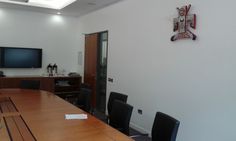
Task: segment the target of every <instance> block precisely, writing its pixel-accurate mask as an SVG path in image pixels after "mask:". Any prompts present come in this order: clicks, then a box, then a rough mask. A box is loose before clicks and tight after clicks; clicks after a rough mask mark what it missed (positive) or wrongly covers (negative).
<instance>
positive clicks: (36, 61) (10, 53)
mask: <svg viewBox="0 0 236 141" xmlns="http://www.w3.org/2000/svg"><path fill="white" fill-rule="evenodd" d="M0 56H1V57H0V67H1V68H41V67H42V49H38V48H15V47H0Z"/></svg>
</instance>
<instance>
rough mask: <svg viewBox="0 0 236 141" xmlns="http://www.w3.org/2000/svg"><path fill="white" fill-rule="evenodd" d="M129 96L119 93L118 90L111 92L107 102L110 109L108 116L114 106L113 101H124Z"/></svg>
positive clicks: (108, 109)
mask: <svg viewBox="0 0 236 141" xmlns="http://www.w3.org/2000/svg"><path fill="white" fill-rule="evenodd" d="M127 99H128V96H127V95H125V94H121V93H117V92H111V93H110V96H109V99H108V103H107V111H108V116H109V115H110V114H111V110H112V107H113V102H114V100H120V101H122V102H124V103H126V102H127Z"/></svg>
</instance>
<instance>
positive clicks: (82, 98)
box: [76, 88, 92, 113]
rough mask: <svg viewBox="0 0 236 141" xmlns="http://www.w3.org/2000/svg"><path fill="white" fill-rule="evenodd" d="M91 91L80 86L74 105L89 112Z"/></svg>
mask: <svg viewBox="0 0 236 141" xmlns="http://www.w3.org/2000/svg"><path fill="white" fill-rule="evenodd" d="M91 92H92V91H91V89H88V88H80V91H79V94H78V98H77V100H76V106H78V107H79V108H81V109H82V110H84V111H86V112H89V113H90V112H91Z"/></svg>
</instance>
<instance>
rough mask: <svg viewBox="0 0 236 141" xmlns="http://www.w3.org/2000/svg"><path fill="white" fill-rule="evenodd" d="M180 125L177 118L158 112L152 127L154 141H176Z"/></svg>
mask: <svg viewBox="0 0 236 141" xmlns="http://www.w3.org/2000/svg"><path fill="white" fill-rule="evenodd" d="M179 124H180V122H179V121H178V120H176V119H175V118H173V117H171V116H169V115H167V114H164V113H161V112H157V113H156V117H155V120H154V123H153V127H152V141H175V140H176V136H177V132H178V128H179Z"/></svg>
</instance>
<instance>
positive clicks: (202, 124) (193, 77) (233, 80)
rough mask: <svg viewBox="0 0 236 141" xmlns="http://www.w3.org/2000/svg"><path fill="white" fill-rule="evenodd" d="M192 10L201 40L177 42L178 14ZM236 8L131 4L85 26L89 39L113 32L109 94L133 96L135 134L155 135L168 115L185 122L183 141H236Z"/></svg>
mask: <svg viewBox="0 0 236 141" xmlns="http://www.w3.org/2000/svg"><path fill="white" fill-rule="evenodd" d="M189 3H191V4H192V8H191V11H190V13H196V14H197V30H195V31H193V32H194V33H195V34H196V35H197V36H198V39H197V41H192V40H180V41H176V42H171V41H170V37H171V36H172V35H173V34H175V33H173V32H172V28H173V27H172V20H173V18H174V17H176V16H177V11H176V7H179V6H182V5H185V4H189ZM235 5H236V2H235V1H234V0H226V1H214V0H208V1H199V0H190V1H185V0H180V1H172V0H166V1H163V0H125V1H124V2H120V3H117V4H115V5H113V6H110V7H108V8H105V9H102V10H100V11H96V12H94V13H91V14H89V15H87V16H84V17H82V18H81V19H80V22H81V23H82V25H80V26H79V27H80V28H82V29H83V31H82V32H83V33H93V32H98V31H104V30H109V51H108V58H109V59H108V77H112V78H114V83H108V92H110V91H118V92H123V93H126V94H128V95H129V97H128V103H130V104H131V105H133V106H134V111H133V115H132V125H133V126H136V127H140V128H143V129H144V130H147V131H149V132H150V131H151V126H152V124H153V119H154V115H155V112H156V111H162V112H165V113H167V114H169V115H172V116H173V117H175V118H177V119H179V120H180V122H181V125H180V128H179V133H178V137H177V141H227V140H235V138H236V134H235V125H236V122H235V119H236V108H235V107H236V87H235V84H236V75H235V73H236V61H235V60H236V55H235V53H236V47H235V45H236V43H235V38H236V24H235V23H236V20H235V18H234V17H235V13H236V9H235ZM81 37H82V36H81ZM137 108H141V109H143V115H141V116H140V115H138V114H137Z"/></svg>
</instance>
